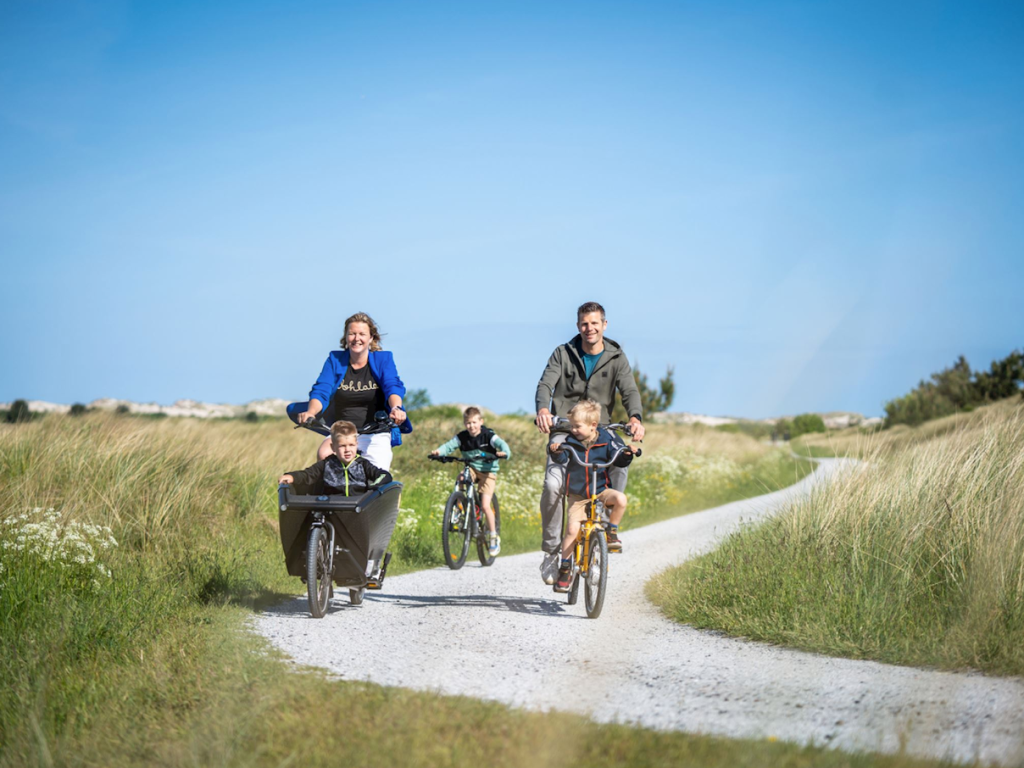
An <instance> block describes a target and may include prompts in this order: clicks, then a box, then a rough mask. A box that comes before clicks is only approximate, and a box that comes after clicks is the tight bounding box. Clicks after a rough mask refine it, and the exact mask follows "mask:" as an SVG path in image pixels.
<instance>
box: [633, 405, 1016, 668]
mask: <svg viewBox="0 0 1024 768" xmlns="http://www.w3.org/2000/svg"><path fill="white" fill-rule="evenodd" d="M803 445H804V447H805V448H806V449H811V450H813V451H814V452H816V453H831V454H833V455H834V454H845V455H849V456H856V457H859V458H860V461H859V463H856V464H855V465H853V466H851V467H850V468H849V469H848V470H847V471H845V472H844V473H843V474H841V475H840V476H839V477H838V478H837V479H836V481H835V482H831V483H829V484H828V485H827V486H826V487H824V488H821V489H819V490H817V491H816V492H815V493H814V494H813V495H812V496H810V497H809V498H807V499H806V500H804V501H801V502H797V503H795V504H794V505H793V506H792V507H790V508H789V509H787V510H784V511H783V512H782V513H780V514H779V515H778V516H777V517H775V518H773V519H771V520H769V521H767V522H764V523H762V524H760V525H757V526H750V527H746V528H743V529H741V530H739V531H738V532H736V533H735V534H733V535H732V536H731V537H730V538H729V539H728V540H727V541H726V542H725V543H724V544H723V545H722V546H721V547H719V548H718V549H716V550H715V551H714V552H711V553H709V554H707V555H705V556H703V557H701V558H698V559H696V560H693V561H690V562H688V563H686V564H685V565H683V566H681V567H679V568H676V569H672V570H670V571H668V572H666V573H664V574H661V575H660V576H659V577H657V578H656V579H654V580H653V581H652V582H651V583H650V584H649V586H648V594H649V596H650V597H651V599H653V600H654V601H655V602H657V603H658V604H659V605H660V606H661V607H662V608H663V610H664V611H665V612H666V613H667V614H668V615H670V616H672V617H674V618H676V619H678V620H679V621H682V622H686V623H689V624H693V625H695V626H698V627H705V628H715V629H719V630H724V631H726V632H729V633H730V634H734V635H740V636H745V637H750V638H754V639H758V640H766V641H769V642H773V643H780V644H785V645H791V646H796V647H800V648H805V649H809V650H815V651H821V652H823V653H829V654H833V655H843V656H850V657H855V658H873V659H879V660H883V661H888V662H894V663H899V664H912V665H934V666H938V667H942V668H948V669H959V668H972V669H978V670H983V671H986V672H990V673H996V674H1010V675H1019V674H1024V644H1022V643H1021V638H1022V637H1024V403H1022V402H1021V400H1020V398H1019V397H1014V398H1011V399H1008V400H1005V401H1001V402H998V403H995V404H993V405H990V406H986V407H982V408H979V409H977V410H975V411H972V412H970V413H963V414H957V415H954V416H949V417H946V418H943V419H936V420H933V421H929V422H926V423H925V424H923V425H921V426H919V427H907V426H898V427H894V428H893V429H890V430H886V431H883V432H877V433H873V434H866V433H861V432H859V431H858V430H845V431H844V432H843V433H840V434H839V435H836V434H832V435H827V436H814V437H808V438H805V439H804V441H803Z"/></svg>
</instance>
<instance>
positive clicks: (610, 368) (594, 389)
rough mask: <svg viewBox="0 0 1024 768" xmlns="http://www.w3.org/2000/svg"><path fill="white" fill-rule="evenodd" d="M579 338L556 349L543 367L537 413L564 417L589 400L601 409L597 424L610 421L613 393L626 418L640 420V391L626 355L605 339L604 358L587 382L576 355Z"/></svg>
mask: <svg viewBox="0 0 1024 768" xmlns="http://www.w3.org/2000/svg"><path fill="white" fill-rule="evenodd" d="M580 343H581V341H580V336H579V334H577V335H576V336H575V337H574V338H573V339H572V340H571V341H568V342H566V343H565V344H561V345H559V346H558V347H557V348H556V349H555V351H554V352H552V353H551V357H550V358H549V359H548V364H547V367H546V368H545V369H544V373H543V374H541V377H540V381H539V382H538V383H537V398H536V399H537V410H538V411H539V410H540V409H541V408H548V409H550V410H551V413H552V414H554V415H555V416H567V415H568V413H569V410H570V409H571V408H572V407H573V406H574V405H576V403H578V402H579V401H580V400H583V399H585V398H589V399H591V400H594V401H595V402H597V403H598V405H600V406H601V423H602V424H607V423H608V422H610V421H611V412H612V408H614V407H615V390H616V389H618V390H619V394H621V395H622V404H623V405H624V406H625V407H626V413H627V414H628V415H629V417H630V418H632V417H633V416H636V417H637V418H638V419H641V420H642V419H643V406H642V404H641V401H640V390H638V389H637V387H636V381H635V380H634V379H633V371H632V370H631V369H630V367H629V360H627V359H626V353H625V352H623V351H622V347H620V346H619V345H618V344H617V343H616V342H614V341H612V340H611V339H609V338H607V337H605V340H604V354H602V355H601V359H600V360H598V361H597V365H596V366H594V371H593V373H591V374H590V378H589V379H587V374H586V369H585V368H584V367H583V358H582V357H580V353H579V351H578V348H579V345H580Z"/></svg>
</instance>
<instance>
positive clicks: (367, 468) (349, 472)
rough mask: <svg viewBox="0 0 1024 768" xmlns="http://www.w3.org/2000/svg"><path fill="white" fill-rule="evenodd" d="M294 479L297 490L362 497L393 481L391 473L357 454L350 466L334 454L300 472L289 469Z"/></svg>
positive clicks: (303, 492)
mask: <svg viewBox="0 0 1024 768" xmlns="http://www.w3.org/2000/svg"><path fill="white" fill-rule="evenodd" d="M288 474H289V475H291V476H292V477H293V478H294V483H292V487H293V488H294V489H295V492H296V493H302V494H306V493H310V494H320V493H340V494H344V495H345V496H358V495H360V494H363V493H366V491H368V490H370V489H371V488H377V487H379V486H381V485H386V484H387V483H390V482H391V479H392V478H391V473H390V472H388V471H387V470H384V469H381V468H380V467H378V466H376V465H375V464H371V463H370V462H369V461H368V460H367V459H364V458H363V457H362V456H359V455H357V456H356V457H355V458H354V459H352V462H351V463H350V464H348V465H347V466H346V465H345V464H343V463H342V461H341V459H339V458H338V457H337V456H335V455H334V454H333V453H332V454H331V455H330V456H328V457H327V458H326V459H321V460H320V461H318V462H317V463H316V464H314V465H313V466H311V467H307V468H306V469H302V470H299V471H298V472H289V473H288Z"/></svg>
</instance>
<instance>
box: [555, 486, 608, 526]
mask: <svg viewBox="0 0 1024 768" xmlns="http://www.w3.org/2000/svg"><path fill="white" fill-rule="evenodd" d="M614 493H615V491H613V490H612V489H611V488H606V489H605V490H603V491H601V492H600V493H599V494H597V498H598V499H599V500H600V501H601V502H602V503H604V504H605V505H607V504H608V496H609V494H614ZM588 501H590V499H589V497H586V496H574V495H572V494H571V493H570V494H569V495H568V496H567V497H566V502H567V503H568V505H569V514H568V516H567V518H566V525H569V524H571V523H573V522H576V523H582V522H583V521H584V520H586V519H587V502H588ZM607 508H608V507H607V506H605V509H607Z"/></svg>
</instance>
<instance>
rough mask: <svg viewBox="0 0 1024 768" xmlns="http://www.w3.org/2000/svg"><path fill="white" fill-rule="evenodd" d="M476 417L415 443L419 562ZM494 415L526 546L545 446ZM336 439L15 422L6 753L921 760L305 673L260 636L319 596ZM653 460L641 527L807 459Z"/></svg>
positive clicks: (256, 427)
mask: <svg viewBox="0 0 1024 768" xmlns="http://www.w3.org/2000/svg"><path fill="white" fill-rule="evenodd" d="M457 425H458V419H457V418H453V417H452V415H451V414H450V413H446V412H445V411H444V410H443V409H436V410H435V411H433V412H429V413H425V414H422V418H420V419H418V420H417V432H416V433H415V434H414V435H413V436H412V437H411V438H407V441H408V444H407V445H406V446H404V447H403V448H402V449H400V451H399V452H398V453H397V460H396V467H395V471H396V474H397V475H398V476H399V477H400V478H401V479H403V480H404V481H405V482H406V483H407V493H406V494H405V496H404V497H403V502H402V507H403V514H402V520H403V524H402V528H401V530H400V531H399V532H398V534H397V535H396V537H395V543H396V549H397V550H398V555H396V557H397V558H398V559H397V560H396V565H402V564H403V563H404V567H405V568H406V569H410V568H414V567H424V566H428V565H432V564H436V563H438V562H440V555H439V550H440V545H439V543H438V535H437V526H436V521H434V520H433V516H436V514H437V510H438V508H439V505H440V504H441V503H442V502H443V498H444V494H446V493H447V488H448V484H450V482H451V479H452V477H451V473H450V472H448V471H447V470H444V468H440V467H437V466H435V465H433V464H428V463H427V462H426V460H425V458H424V457H425V454H426V453H427V452H428V451H429V450H430V449H432V448H433V447H435V446H436V445H437V444H439V443H440V442H441V440H443V439H445V438H447V437H448V436H449V435H450V434H451V433H452V431H453V430H454V429H455V427H456V426H457ZM493 425H494V426H495V427H496V428H497V429H498V430H499V432H501V433H502V434H503V435H504V436H505V437H506V438H507V439H509V440H510V442H511V443H512V445H513V449H514V450H515V451H516V454H517V455H516V461H515V462H512V463H510V464H509V466H508V467H507V470H508V471H507V472H506V473H505V476H504V482H505V485H504V486H501V487H499V492H500V493H502V494H503V495H505V498H507V504H506V509H507V510H508V512H507V520H508V523H507V528H506V532H507V534H506V535H507V537H508V539H507V541H508V542H509V545H508V549H512V550H515V549H516V548H517V547H521V548H523V549H534V548H535V547H536V538H537V521H536V513H535V512H533V510H532V507H534V506H535V504H536V501H535V500H536V495H534V494H535V492H536V490H537V489H538V483H539V476H538V471H539V470H538V469H537V468H536V467H534V466H532V465H534V464H539V462H540V458H541V456H542V452H543V442H542V441H541V440H540V439H538V438H537V436H535V435H533V434H531V432H530V426H529V423H528V421H527V420H525V419H522V418H514V417H508V418H500V419H496V420H494V421H493ZM316 442H317V441H316V439H315V438H314V437H313V436H312V435H310V434H309V433H307V432H303V431H293V430H292V429H291V428H290V425H288V424H286V423H284V422H282V421H276V420H264V421H258V422H254V423H249V422H245V421H216V422H200V421H194V420H188V419H181V420H179V419H160V420H154V419H146V418H136V417H128V416H121V417H118V416H113V415H105V414H91V415H87V416H85V417H80V418H71V417H59V416H51V417H46V418H43V419H39V420H36V421H33V422H31V423H29V424H22V425H13V426H2V427H0V491H2V495H0V499H2V502H0V557H2V559H0V765H3V766H23V765H41V766H50V765H59V766H79V765H81V766H91V765H103V766H108V765H150V764H154V763H155V764H161V765H268V766H278V765H289V764H293V763H295V764H302V765H336V764H339V763H343V764H351V765H369V764H371V763H374V764H376V763H379V762H384V763H385V764H394V765H430V766H436V765H470V764H472V765H477V764H479V763H480V762H482V761H485V760H486V761H487V762H492V763H494V764H496V765H520V764H525V763H530V764H533V765H562V764H564V763H565V762H566V761H567V760H570V759H571V760H578V759H585V760H587V761H588V762H589V763H592V764H594V765H623V764H630V765H669V764H680V763H689V762H692V763H696V764H700V765H711V766H715V765H740V766H743V765H765V764H771V765H792V766H804V765H835V766H845V765H876V764H878V765H912V764H915V765H916V764H918V763H913V762H910V761H906V760H902V759H894V760H890V759H879V760H875V759H874V758H870V757H850V756H847V755H843V754H841V753H836V752H823V751H821V750H817V749H814V748H798V747H794V746H792V745H785V744H779V743H773V742H771V741H770V740H766V741H760V742H733V741H722V740H716V739H711V738H705V737H697V736H686V735H682V734H661V733H653V732H649V731H644V730H640V729H632V728H625V727H601V726H597V725H594V724H591V723H588V722H587V721H585V720H582V719H579V718H576V717H573V716H569V715H540V714H533V713H524V712H518V711H513V710H510V709H508V708H506V707H503V706H500V705H497V704H483V703H480V702H476V701H473V700H467V699H459V698H444V697H439V696H434V695H430V694H419V693H412V692H407V691H401V690H396V689H386V688H379V687H375V686H369V685H360V684H353V683H345V682H339V681H336V680H329V679H326V678H324V677H322V676H321V675H319V674H318V673H315V672H301V671H297V670H295V669H294V668H292V667H291V666H289V665H288V664H287V663H285V662H284V661H282V660H280V659H279V658H277V657H276V655H275V654H274V653H273V652H271V651H269V650H268V649H267V648H266V647H265V646H264V645H263V644H262V643H261V641H260V640H259V639H257V638H255V637H253V636H251V635H249V634H248V633H246V632H244V631H241V629H242V627H243V625H244V622H245V619H246V617H247V616H249V615H251V612H252V610H253V609H254V608H258V607H259V606H260V605H263V604H266V603H268V602H270V601H274V600H276V599H279V598H280V596H281V595H282V594H294V593H296V592H301V590H302V585H301V583H300V582H299V581H298V580H296V579H290V578H289V577H287V576H286V575H285V573H284V568H283V564H282V559H283V558H282V555H281V552H280V544H279V542H278V538H277V531H276V515H275V505H274V492H275V482H276V478H277V476H278V475H279V474H280V472H281V471H283V470H285V469H294V468H297V467H301V466H303V465H304V464H306V463H308V462H309V460H310V458H311V457H312V455H313V451H314V448H315V445H316ZM648 452H649V456H645V457H643V458H642V459H641V460H640V461H638V462H637V464H636V473H635V474H634V475H633V479H632V480H631V488H636V493H635V494H634V500H635V504H634V507H633V516H632V517H630V518H629V519H628V521H627V525H638V524H641V523H643V522H649V521H651V520H654V519H658V518H659V517H662V516H665V515H667V514H670V510H671V508H672V506H673V505H679V506H681V507H682V508H696V507H698V506H701V505H703V504H705V503H708V502H712V503H713V502H716V501H722V500H727V499H729V498H735V497H736V496H737V495H741V494H748V493H758V492H761V491H762V490H766V489H770V488H773V487H775V486H776V484H784V483H788V482H790V481H792V480H793V479H794V478H796V477H798V476H800V474H801V473H803V472H805V471H806V466H800V464H797V463H793V462H789V461H787V460H785V459H784V457H782V458H780V457H779V455H778V454H779V452H777V451H771V450H770V449H768V448H767V447H765V446H762V445H759V444H758V443H757V442H756V441H753V440H751V439H749V438H746V437H744V436H742V435H740V436H736V435H723V434H721V433H715V432H714V431H713V430H704V429H692V428H678V429H669V428H666V429H664V430H663V429H662V428H660V427H659V428H658V429H657V430H656V431H655V433H654V434H653V435H652V437H651V439H650V440H649V441H648ZM648 459H649V461H648ZM642 462H643V463H642ZM517 473H518V474H517ZM510 480H515V481H516V483H518V482H520V481H521V482H522V484H523V485H524V486H525V487H526V488H528V489H530V490H529V492H526V491H523V492H522V496H521V498H520V497H518V496H517V495H516V489H517V486H516V483H510V482H509V481H510ZM530 484H532V486H531V485H530ZM409 520H412V521H413V522H407V521H409ZM519 528H522V529H523V531H525V533H524V532H521V531H519V530H518V529H519ZM625 530H627V531H628V527H627V528H625ZM325 734H326V737H325Z"/></svg>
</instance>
